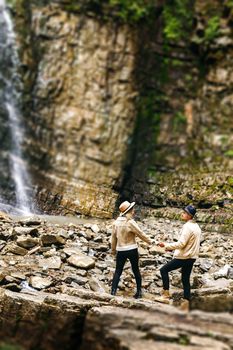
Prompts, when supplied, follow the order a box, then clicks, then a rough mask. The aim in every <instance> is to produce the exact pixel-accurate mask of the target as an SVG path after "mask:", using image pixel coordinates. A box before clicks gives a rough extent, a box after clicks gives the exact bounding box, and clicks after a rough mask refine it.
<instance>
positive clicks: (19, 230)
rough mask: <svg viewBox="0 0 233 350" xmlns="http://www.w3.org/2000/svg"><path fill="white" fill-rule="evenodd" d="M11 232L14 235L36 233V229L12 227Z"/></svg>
mask: <svg viewBox="0 0 233 350" xmlns="http://www.w3.org/2000/svg"><path fill="white" fill-rule="evenodd" d="M13 233H14V234H16V235H27V234H30V235H33V236H35V235H38V229H37V228H35V227H21V226H20V227H14V230H13Z"/></svg>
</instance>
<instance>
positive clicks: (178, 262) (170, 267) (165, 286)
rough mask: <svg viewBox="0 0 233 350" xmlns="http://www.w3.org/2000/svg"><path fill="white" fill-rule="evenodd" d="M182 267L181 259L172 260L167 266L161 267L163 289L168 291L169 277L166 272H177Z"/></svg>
mask: <svg viewBox="0 0 233 350" xmlns="http://www.w3.org/2000/svg"><path fill="white" fill-rule="evenodd" d="M182 266H183V260H181V259H172V260H171V261H169V262H168V263H167V264H165V265H164V266H162V267H161V269H160V273H161V277H162V281H163V289H164V290H169V275H168V272H170V271H173V270H177V269H179V268H180V267H182Z"/></svg>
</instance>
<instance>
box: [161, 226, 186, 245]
mask: <svg viewBox="0 0 233 350" xmlns="http://www.w3.org/2000/svg"><path fill="white" fill-rule="evenodd" d="M190 235H191V232H190V229H189V228H188V227H183V229H182V231H181V235H180V238H179V240H178V241H177V242H175V243H164V247H165V249H166V250H175V249H182V248H184V247H185V246H186V245H187V243H188V241H189V239H190Z"/></svg>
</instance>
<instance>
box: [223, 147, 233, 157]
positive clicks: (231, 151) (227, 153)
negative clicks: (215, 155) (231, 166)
mask: <svg viewBox="0 0 233 350" xmlns="http://www.w3.org/2000/svg"><path fill="white" fill-rule="evenodd" d="M224 154H225V156H227V157H231V158H232V157H233V149H229V151H227V152H225V153H224Z"/></svg>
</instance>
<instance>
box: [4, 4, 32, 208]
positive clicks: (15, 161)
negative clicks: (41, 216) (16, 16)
mask: <svg viewBox="0 0 233 350" xmlns="http://www.w3.org/2000/svg"><path fill="white" fill-rule="evenodd" d="M18 67H19V57H18V53H17V48H16V43H15V34H14V29H13V24H12V20H11V17H10V14H9V11H8V8H7V6H6V3H5V0H0V68H1V72H0V83H1V85H2V86H3V92H2V93H3V104H4V107H5V111H6V114H7V115H8V123H9V132H10V136H11V152H10V156H9V166H10V172H11V177H12V179H13V182H14V185H15V197H16V207H17V208H18V209H20V210H22V211H23V212H25V213H29V212H31V211H32V209H33V208H32V205H31V203H32V201H31V200H30V199H29V198H28V194H27V189H28V190H29V189H31V188H32V186H31V181H30V177H29V174H28V171H27V165H26V163H25V160H24V159H23V154H22V142H23V140H24V137H25V136H24V128H23V124H22V120H21V114H20V101H21V96H20V91H21V90H22V87H21V80H20V76H19V74H18V71H17V69H18Z"/></svg>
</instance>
